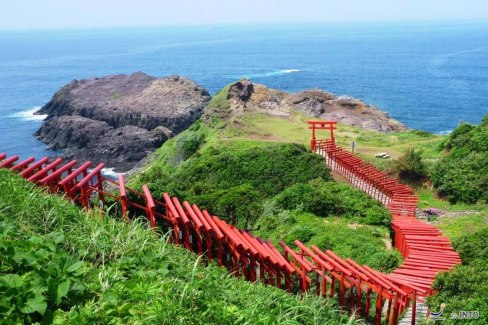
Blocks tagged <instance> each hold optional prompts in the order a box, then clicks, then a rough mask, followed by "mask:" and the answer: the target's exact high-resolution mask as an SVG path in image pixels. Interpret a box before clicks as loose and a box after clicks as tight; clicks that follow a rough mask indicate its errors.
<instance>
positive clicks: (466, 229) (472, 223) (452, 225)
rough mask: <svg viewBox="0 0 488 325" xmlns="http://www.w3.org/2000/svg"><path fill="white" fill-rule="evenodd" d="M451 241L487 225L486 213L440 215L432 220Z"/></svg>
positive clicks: (487, 216)
mask: <svg viewBox="0 0 488 325" xmlns="http://www.w3.org/2000/svg"><path fill="white" fill-rule="evenodd" d="M434 225H435V226H436V227H438V228H439V229H440V230H441V231H442V233H443V235H445V236H447V238H449V239H450V240H451V241H453V240H456V239H458V238H460V237H462V236H466V235H471V234H473V233H475V232H477V231H479V230H481V229H484V228H487V227H488V213H487V212H486V211H485V212H484V213H476V214H468V215H458V216H456V215H453V216H452V215H447V216H440V217H438V218H437V220H436V221H435V222H434Z"/></svg>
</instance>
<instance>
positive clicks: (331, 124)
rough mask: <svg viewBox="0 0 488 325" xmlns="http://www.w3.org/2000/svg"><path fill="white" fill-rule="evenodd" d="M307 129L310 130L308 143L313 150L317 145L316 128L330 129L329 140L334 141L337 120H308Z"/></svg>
mask: <svg viewBox="0 0 488 325" xmlns="http://www.w3.org/2000/svg"><path fill="white" fill-rule="evenodd" d="M307 123H308V129H309V130H312V140H311V143H310V148H311V149H312V152H314V151H315V148H316V146H317V138H316V133H315V131H316V130H329V131H330V140H331V141H332V142H333V143H335V139H334V130H335V129H336V124H337V122H335V121H316V120H308V121H307Z"/></svg>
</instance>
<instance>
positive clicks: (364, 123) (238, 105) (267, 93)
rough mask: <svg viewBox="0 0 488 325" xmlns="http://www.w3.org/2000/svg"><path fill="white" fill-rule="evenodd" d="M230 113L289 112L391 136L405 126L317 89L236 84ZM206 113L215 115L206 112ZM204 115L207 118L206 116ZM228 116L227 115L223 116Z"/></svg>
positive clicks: (355, 101)
mask: <svg viewBox="0 0 488 325" xmlns="http://www.w3.org/2000/svg"><path fill="white" fill-rule="evenodd" d="M227 99H228V101H229V103H230V105H231V110H233V111H235V112H237V113H238V112H239V111H244V110H247V111H249V110H255V111H259V112H263V113H268V114H270V115H275V116H288V115H289V114H290V112H292V111H293V110H298V111H301V112H303V113H304V114H306V115H308V116H310V117H314V118H318V119H323V120H332V121H338V122H342V123H344V124H347V125H353V126H358V127H361V128H364V129H367V130H375V131H381V132H391V131H400V130H405V129H406V126H405V125H403V124H402V123H400V122H398V121H396V120H394V119H392V118H390V117H389V115H388V114H387V113H385V112H383V111H381V110H379V109H378V108H376V107H374V106H370V105H368V104H365V103H363V102H362V101H360V100H358V99H356V98H353V97H349V96H340V97H338V96H336V95H334V94H331V93H328V92H326V91H323V90H320V89H314V90H305V91H302V92H299V93H291V94H290V93H286V92H283V91H279V90H276V89H270V88H268V87H266V86H264V85H260V84H253V83H252V82H250V81H248V80H246V81H240V82H237V83H235V84H234V85H232V86H231V87H230V89H229V93H228V98H227ZM208 113H210V114H214V113H218V112H215V111H212V110H209V111H208ZM208 113H207V114H208ZM224 114H227V115H229V112H227V113H224Z"/></svg>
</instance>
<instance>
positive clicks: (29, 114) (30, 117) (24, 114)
mask: <svg viewBox="0 0 488 325" xmlns="http://www.w3.org/2000/svg"><path fill="white" fill-rule="evenodd" d="M40 109H41V106H36V107H32V108H30V109H28V110H26V111H21V112H17V113H14V114H11V115H9V116H7V117H11V118H18V119H21V120H24V121H43V120H44V119H45V118H46V117H47V115H44V114H43V115H34V113H35V112H37V111H38V110H40Z"/></svg>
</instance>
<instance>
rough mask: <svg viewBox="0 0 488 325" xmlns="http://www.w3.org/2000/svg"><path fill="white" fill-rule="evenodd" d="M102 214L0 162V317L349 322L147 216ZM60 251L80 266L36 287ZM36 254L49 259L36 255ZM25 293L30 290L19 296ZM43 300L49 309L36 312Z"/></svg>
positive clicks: (144, 321) (73, 321)
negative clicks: (154, 226) (171, 233)
mask: <svg viewBox="0 0 488 325" xmlns="http://www.w3.org/2000/svg"><path fill="white" fill-rule="evenodd" d="M109 214H110V213H108V214H107V215H103V214H101V213H100V212H97V211H93V212H90V213H89V214H87V213H83V212H82V211H81V210H79V209H78V208H76V207H74V206H72V205H71V204H70V203H69V201H66V200H64V199H62V198H60V197H57V196H53V195H49V194H47V193H44V192H42V191H41V190H39V189H36V188H34V186H33V185H32V184H30V183H27V182H26V181H24V180H22V179H20V178H19V177H18V176H16V175H14V174H12V173H11V172H9V171H6V170H0V231H1V232H2V236H1V237H0V297H1V298H0V317H1V318H2V319H3V322H6V323H22V322H26V323H31V322H35V321H39V322H41V321H45V322H47V323H50V322H54V323H56V324H178V323H180V324H285V323H287V324H346V323H352V322H354V319H350V318H349V317H348V316H346V315H344V314H341V313H340V312H339V311H338V310H337V307H336V306H335V305H334V304H333V303H331V302H328V303H325V304H324V301H323V300H322V299H320V298H317V297H314V296H294V295H289V294H287V293H285V292H283V291H281V290H279V289H276V288H273V287H268V286H264V285H261V284H251V283H249V282H245V281H243V280H240V279H235V278H233V277H231V276H230V275H229V274H228V273H227V271H226V270H224V269H220V268H218V267H217V266H215V265H214V264H213V263H211V264H210V265H208V266H205V265H203V264H202V263H201V262H200V260H199V258H197V257H196V256H195V255H193V254H191V253H189V252H187V251H186V250H183V249H181V248H178V247H176V246H173V245H168V244H167V242H166V240H165V239H164V238H162V237H161V236H157V235H155V234H154V233H153V232H151V231H149V230H148V229H147V225H146V224H145V222H141V221H136V222H133V223H130V224H129V225H127V224H125V223H124V222H123V221H121V220H118V219H116V218H111V217H109ZM26 245H30V246H26ZM32 245H37V246H32ZM8 247H13V250H12V249H9V248H8ZM19 247H20V248H21V247H37V248H42V249H43V250H45V251H46V250H49V251H52V252H54V253H50V254H47V253H43V254H42V255H39V254H40V251H41V250H39V249H37V248H36V249H35V251H34V252H32V253H29V252H27V253H29V254H30V255H28V256H29V257H28V258H23V257H21V256H26V255H25V254H27V253H22V252H21V251H20V250H19V249H20V248H19ZM44 247H46V248H44ZM21 253H22V254H24V255H20V254H21ZM50 256H51V257H50ZM57 256H68V257H69V258H70V259H72V260H73V261H74V263H77V264H76V265H79V266H77V268H74V267H69V268H68V271H63V272H65V273H56V274H58V275H57V276H56V278H55V279H57V280H56V281H65V280H62V279H66V278H65V277H66V276H71V280H70V283H69V284H68V285H66V283H65V282H54V285H56V286H57V285H58V284H57V283H59V285H62V286H63V287H62V289H59V288H61V287H58V291H57V292H58V296H56V295H54V296H53V297H54V298H52V297H51V295H49V294H48V292H50V291H49V290H48V291H43V289H42V285H41V286H38V285H40V284H41V282H39V281H41V280H42V279H43V278H42V277H41V278H39V277H38V276H37V275H36V274H44V273H42V272H45V271H46V270H45V268H46V266H48V265H49V263H52V262H51V260H52V259H53V258H57ZM40 258H44V259H46V258H47V259H48V260H43V262H42V263H37V262H36V261H38V260H39V259H40ZM53 261H54V262H55V261H57V260H53ZM76 261H80V262H81V264H79V263H78V262H76ZM56 263H58V262H56ZM70 265H71V264H70ZM69 270H74V271H73V272H75V271H76V272H77V273H76V276H74V275H70V274H71V273H69V272H71V271H69ZM53 272H55V271H53ZM66 272H67V273H66ZM20 279H23V280H20ZM14 280H15V281H14ZM32 281H34V282H32ZM36 281H37V282H36ZM50 283H51V282H50ZM55 288H56V287H54V291H53V292H54V293H55V292H56V290H55ZM29 290H30V291H29ZM32 290H34V291H32ZM26 292H31V293H29V294H27V295H26ZM80 292H81V293H82V294H80ZM29 297H30V298H29ZM55 297H60V298H59V299H60V300H59V303H57V302H56V301H54V300H53V299H55ZM22 299H31V300H28V305H29V306H31V307H29V308H24V307H25V304H24V303H21V301H22ZM42 302H46V303H49V304H50V306H52V307H53V308H51V309H49V311H44V312H43V308H42V307H43V306H42ZM17 304H20V305H17ZM33 307H36V308H33Z"/></svg>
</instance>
